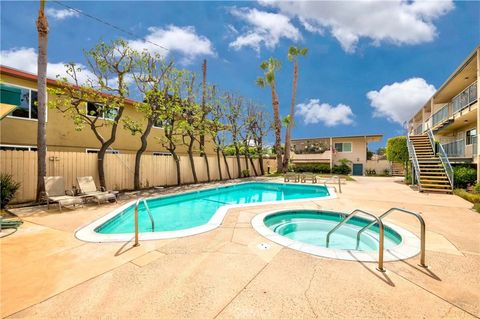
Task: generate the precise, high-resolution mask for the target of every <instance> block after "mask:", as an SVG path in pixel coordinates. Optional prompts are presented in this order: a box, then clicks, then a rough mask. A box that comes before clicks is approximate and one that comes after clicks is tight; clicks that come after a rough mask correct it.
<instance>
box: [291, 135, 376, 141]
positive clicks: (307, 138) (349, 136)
mask: <svg viewBox="0 0 480 319" xmlns="http://www.w3.org/2000/svg"><path fill="white" fill-rule="evenodd" d="M358 137H364V138H366V139H368V140H369V142H378V141H380V140H381V139H382V138H383V134H364V135H343V136H323V137H305V138H292V142H293V141H307V140H308V141H309V140H320V139H329V138H335V139H339V138H358Z"/></svg>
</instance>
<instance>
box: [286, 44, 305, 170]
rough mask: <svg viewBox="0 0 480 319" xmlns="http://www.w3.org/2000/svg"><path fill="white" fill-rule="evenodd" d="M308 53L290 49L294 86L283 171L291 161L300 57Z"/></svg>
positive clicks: (299, 49)
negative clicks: (298, 58)
mask: <svg viewBox="0 0 480 319" xmlns="http://www.w3.org/2000/svg"><path fill="white" fill-rule="evenodd" d="M307 53H308V49H307V48H299V47H294V46H291V47H290V48H288V60H289V61H290V62H293V85H292V101H291V104H290V115H289V116H288V120H287V130H286V132H285V155H284V156H283V171H284V172H286V171H287V169H288V162H289V161H290V144H291V139H292V127H293V123H294V116H295V99H296V97H297V84H298V60H297V57H298V56H305V55H306V54H307Z"/></svg>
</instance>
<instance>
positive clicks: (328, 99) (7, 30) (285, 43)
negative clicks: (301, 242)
mask: <svg viewBox="0 0 480 319" xmlns="http://www.w3.org/2000/svg"><path fill="white" fill-rule="evenodd" d="M65 3H66V4H68V5H69V6H72V7H75V8H78V9H79V10H82V11H84V12H86V13H88V14H91V15H94V16H96V17H99V18H101V19H104V20H106V21H108V22H111V23H113V24H115V25H118V26H119V27H122V28H124V29H126V30H129V31H130V32H133V33H134V34H135V36H132V35H127V34H124V33H121V32H120V31H118V30H115V29H112V28H110V27H108V26H106V25H104V24H100V23H98V22H97V21H94V20H92V19H89V18H88V17H85V16H83V15H79V14H76V13H72V12H69V11H66V10H65V8H64V7H62V6H60V5H58V4H57V3H54V2H50V1H48V2H47V8H48V19H49V24H50V34H49V52H48V53H49V62H50V63H51V64H50V65H49V70H50V74H55V73H56V74H58V73H60V72H61V71H62V68H63V67H62V64H63V63H65V62H70V61H72V62H77V63H84V58H83V50H84V49H89V48H91V47H92V46H93V45H94V44H95V43H96V42H97V41H98V40H100V39H103V40H106V41H108V40H113V39H116V38H119V37H122V38H125V39H127V40H129V41H131V43H132V45H133V46H136V47H138V48H139V49H143V48H147V49H150V50H159V51H158V52H160V53H162V54H166V55H167V57H169V58H170V57H171V58H175V59H176V61H178V63H179V64H181V66H182V67H185V68H188V69H190V70H194V71H198V72H199V71H200V65H201V61H202V59H203V58H207V60H208V65H209V66H208V80H209V81H210V82H212V83H216V84H217V85H218V86H219V87H221V88H222V89H224V90H229V91H233V92H237V93H239V94H242V95H243V96H245V97H246V98H250V99H254V100H256V101H259V102H260V103H262V104H264V105H265V107H266V108H270V107H271V102H270V92H269V90H267V89H260V88H258V87H256V86H255V79H256V77H257V76H259V75H261V72H260V69H259V64H260V62H261V61H262V60H264V59H266V58H268V57H270V56H273V57H276V58H278V59H280V60H281V61H282V63H283V65H282V69H281V70H280V72H279V73H278V75H277V86H278V92H279V97H280V106H281V114H282V116H285V115H287V114H288V110H289V107H290V97H291V95H290V94H291V81H292V64H291V63H289V62H288V60H287V58H286V56H287V50H288V47H289V46H290V45H297V46H302V47H307V48H309V53H308V56H306V57H302V58H301V59H300V66H299V71H300V76H299V86H298V96H297V104H298V105H297V115H296V126H295V128H294V134H293V135H294V137H298V138H300V137H313V136H330V135H350V134H371V133H382V134H384V135H385V138H384V139H383V141H382V142H380V143H373V144H371V145H370V148H371V149H376V148H377V147H379V146H383V145H384V144H385V142H386V139H387V138H388V137H392V136H396V135H399V134H402V132H403V131H402V125H401V123H402V122H403V121H404V120H405V119H407V118H408V117H409V116H410V115H411V114H412V112H414V110H415V109H418V108H419V107H420V106H422V105H423V104H424V103H425V102H426V100H427V99H428V97H429V96H430V95H431V94H432V93H433V92H434V90H435V88H438V87H439V86H440V85H441V84H442V83H443V81H444V80H446V78H447V77H448V76H449V75H450V74H451V73H452V72H453V71H454V70H455V68H456V67H457V66H458V65H459V64H460V63H461V62H462V61H463V60H464V59H465V58H466V56H467V55H468V54H469V53H470V52H471V51H472V50H473V49H474V48H475V46H476V45H478V44H479V42H480V41H479V40H480V32H479V21H480V16H479V15H480V13H479V12H480V3H479V2H454V3H452V2H449V1H441V2H435V1H429V2H401V1H389V2H373V3H370V4H366V3H365V2H295V3H289V2H281V3H279V2H272V1H260V2H202V1H197V2H129V1H122V2H112V1H108V2H74V1H72V2H65ZM37 9H38V2H5V1H2V2H1V30H2V33H1V42H0V43H1V51H2V52H1V63H2V64H5V65H10V66H13V67H16V68H20V69H24V70H26V71H30V72H33V73H35V71H36V60H35V59H36V56H35V55H36V47H37V34H36V27H35V19H36V14H37ZM146 37H147V38H148V39H150V40H152V41H154V42H155V43H158V44H160V45H163V46H165V47H168V48H169V49H170V50H169V51H165V50H161V49H159V48H157V47H152V46H151V45H149V44H148V43H146V42H145V41H144V40H145V38H146ZM270 142H272V139H271V141H270Z"/></svg>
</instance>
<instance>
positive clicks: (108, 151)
mask: <svg viewBox="0 0 480 319" xmlns="http://www.w3.org/2000/svg"><path fill="white" fill-rule="evenodd" d="M88 151H95V152H97V153H98V152H100V149H99V148H86V149H85V153H88ZM90 154H95V153H90ZM105 154H120V151H118V150H111V149H107V151H106V152H105Z"/></svg>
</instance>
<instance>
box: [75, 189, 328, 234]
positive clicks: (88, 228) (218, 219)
mask: <svg viewBox="0 0 480 319" xmlns="http://www.w3.org/2000/svg"><path fill="white" fill-rule="evenodd" d="M248 183H262V182H254V181H248V182H241V183H232V184H231V185H223V186H211V187H205V188H201V189H197V190H191V191H186V192H179V193H171V194H165V195H158V196H152V197H148V198H146V199H147V200H150V199H157V198H167V197H172V196H175V195H185V194H193V193H198V192H201V191H207V190H211V189H216V188H226V187H229V186H235V185H241V184H248ZM265 183H275V184H285V185H308V186H314V187H325V185H318V184H299V183H296V184H289V183H283V182H276V181H268V182H265ZM326 188H327V191H328V193H329V195H327V196H322V197H311V198H302V199H290V200H278V201H268V202H260V203H248V204H232V205H224V206H221V207H220V208H218V209H217V211H216V212H215V213H214V214H213V215H212V217H211V218H210V220H209V221H208V222H207V223H206V224H203V225H200V226H196V227H191V228H187V229H182V230H175V231H163V232H139V234H138V237H139V240H157V239H173V238H179V237H187V236H193V235H197V234H201V233H205V232H208V231H211V230H214V229H216V228H218V227H219V226H220V225H221V224H222V222H223V219H224V218H225V216H226V215H227V213H228V211H229V210H230V209H233V208H243V207H253V206H262V205H271V204H279V203H288V204H290V203H301V202H307V201H311V200H326V199H334V198H337V193H336V188H335V187H333V186H326ZM136 201H137V199H135V200H132V201H129V202H127V203H125V204H124V205H122V206H120V207H118V208H116V209H114V210H113V211H111V212H110V213H108V214H106V215H104V216H102V217H100V218H98V219H96V220H94V221H93V222H89V223H88V224H87V225H84V226H82V227H80V228H78V229H77V230H76V231H75V237H76V238H77V239H79V240H81V241H85V242H91V243H111V242H125V241H130V240H132V239H133V238H134V233H123V234H100V233H97V232H95V229H96V228H97V227H99V226H100V225H102V224H103V223H105V222H106V221H108V220H109V219H111V218H113V217H114V216H116V215H117V214H119V213H121V212H122V211H124V210H125V209H127V208H128V207H130V206H131V205H134V204H135V202H136Z"/></svg>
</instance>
